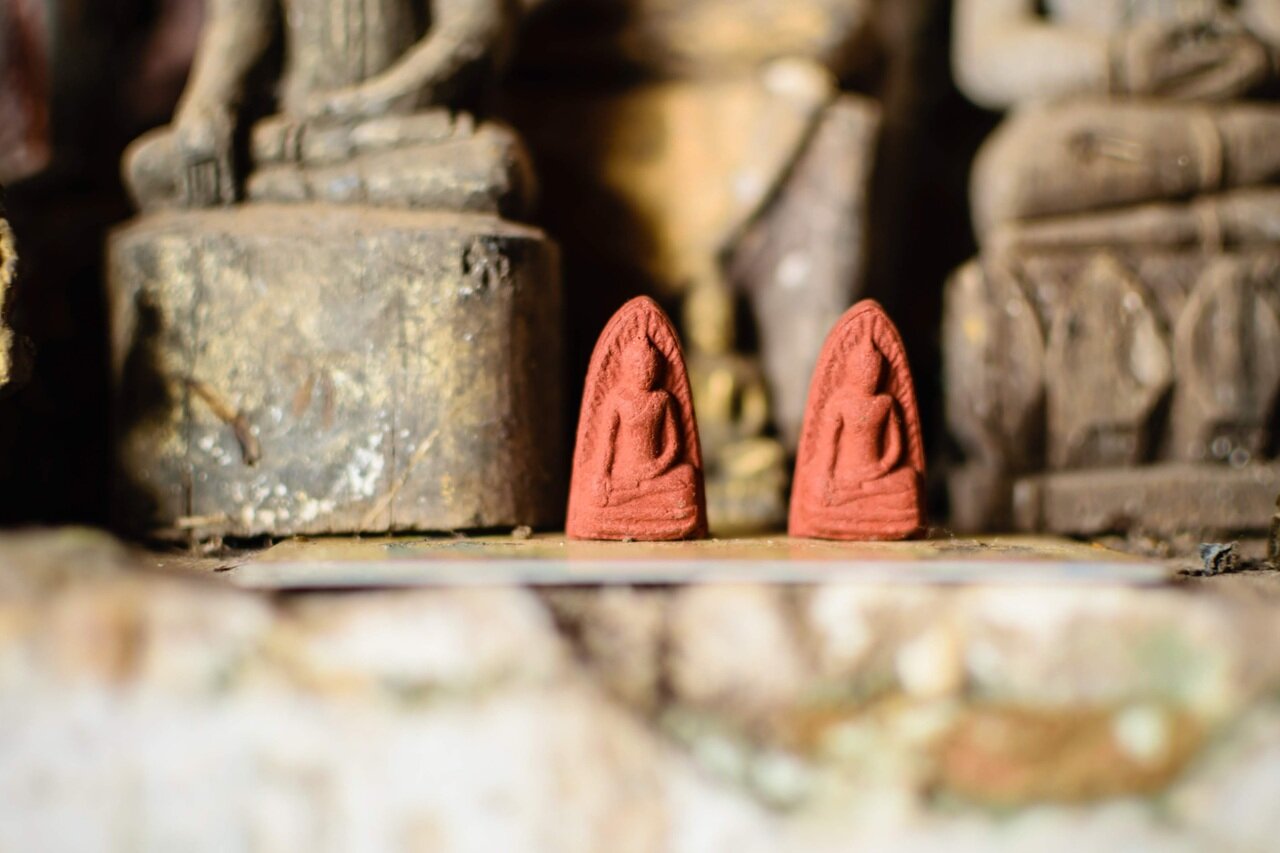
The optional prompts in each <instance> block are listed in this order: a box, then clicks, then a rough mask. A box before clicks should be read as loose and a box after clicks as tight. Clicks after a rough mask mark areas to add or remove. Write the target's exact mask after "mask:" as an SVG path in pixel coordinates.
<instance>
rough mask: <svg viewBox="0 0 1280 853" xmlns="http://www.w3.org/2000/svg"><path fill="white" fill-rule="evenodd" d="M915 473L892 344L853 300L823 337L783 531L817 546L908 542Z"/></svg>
mask: <svg viewBox="0 0 1280 853" xmlns="http://www.w3.org/2000/svg"><path fill="white" fill-rule="evenodd" d="M886 367H887V368H888V370H887V371H886ZM886 373H888V376H887V377H886ZM923 468H924V454H923V452H922V450H921V447H920V426H919V422H918V418H917V415H916V406H915V397H914V394H913V393H912V386H911V377H910V374H909V372H908V369H907V365H906V358H905V355H904V353H903V351H902V346H901V343H900V342H899V341H898V339H897V333H896V332H895V331H894V330H893V328H892V325H891V324H890V322H889V319H888V317H887V316H885V315H884V313H883V311H882V310H880V308H879V307H878V306H876V305H875V304H874V303H871V302H862V303H859V304H858V305H857V306H855V307H854V308H851V309H850V310H849V312H848V314H847V315H846V317H845V318H844V319H842V321H841V322H840V323H839V324H838V325H837V326H836V328H835V330H834V331H833V332H832V334H831V337H830V338H828V340H827V344H826V345H825V346H824V347H823V352H822V356H821V359H820V361H819V362H818V372H817V373H816V374H815V375H814V379H813V384H812V386H811V389H810V403H809V407H808V409H807V411H806V412H805V422H804V430H803V432H802V433H801V437H800V456H799V460H798V462H797V465H796V477H795V487H794V489H793V490H792V497H791V525H790V532H791V534H792V535H793V536H813V537H818V538H824V539H901V538H904V537H906V536H910V535H912V534H913V533H916V532H918V531H920V530H921V529H922V528H923V526H924V514H923V511H922V507H921V485H922V484H921V479H922V474H923Z"/></svg>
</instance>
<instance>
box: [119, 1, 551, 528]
mask: <svg viewBox="0 0 1280 853" xmlns="http://www.w3.org/2000/svg"><path fill="white" fill-rule="evenodd" d="M520 3H521V0H204V5H205V13H206V14H205V19H204V23H203V28H202V30H201V31H200V41H199V47H198V50H197V52H196V56H195V59H194V62H193V65H192V68H191V73H190V76H189V78H188V80H187V84H186V88H185V90H184V92H183V95H182V98H181V100H180V102H179V103H178V105H177V109H176V111H175V113H174V116H173V119H172V122H171V123H170V124H169V125H168V126H165V127H161V128H158V129H156V130H153V131H151V132H149V133H147V134H146V135H144V136H143V137H141V138H140V139H138V140H136V141H135V142H134V143H133V145H132V146H131V147H130V148H129V150H128V152H127V153H126V155H125V158H124V162H123V164H122V168H123V172H124V177H125V181H126V183H127V185H128V188H129V190H130V192H131V193H132V195H133V197H134V200H135V201H136V202H137V204H138V207H139V208H140V215H139V216H138V217H137V218H136V219H134V220H133V221H132V222H130V223H128V224H126V225H124V226H122V227H121V228H119V229H117V230H116V231H115V232H114V233H113V234H112V236H111V238H110V241H109V245H108V255H109V258H108V263H107V279H108V281H107V290H108V299H109V300H110V303H111V306H112V311H111V322H112V336H111V340H112V344H113V346H114V351H113V357H114V361H113V364H114V365H115V366H116V367H117V371H116V376H115V387H116V389H117V400H118V403H119V405H117V406H116V407H115V411H116V417H117V421H118V423H117V425H116V431H115V434H116V435H117V436H118V440H119V444H120V447H119V450H118V453H117V457H118V459H119V460H120V466H121V472H120V474H121V476H119V477H117V478H116V482H118V483H119V484H121V495H120V500H119V501H117V502H116V505H117V506H119V507H121V520H122V523H128V524H134V523H136V524H138V525H140V526H143V527H144V528H145V529H147V530H156V531H160V535H166V534H165V533H164V531H168V530H179V529H186V528H184V527H183V524H184V522H182V521H181V519H184V518H188V517H197V518H200V519H201V520H202V524H201V525H200V527H199V529H198V530H195V531H194V532H193V533H192V535H193V536H194V537H196V538H212V537H215V536H223V535H237V536H258V535H290V534H293V533H308V532H310V533H338V532H342V533H352V532H370V531H375V530H376V531H386V530H457V529H479V528H492V527H511V526H518V525H529V526H533V527H553V526H558V525H559V524H560V520H561V509H562V507H563V503H562V499H563V494H564V491H563V489H564V482H563V480H564V477H563V474H564V471H563V466H562V461H563V460H562V450H561V447H562V443H563V434H562V433H563V430H562V429H561V424H560V415H561V406H560V401H561V394H562V389H561V384H560V383H561V377H562V375H563V370H562V363H561V349H560V341H561V339H562V338H563V328H562V325H561V323H562V311H561V305H562V301H561V298H560V277H559V265H558V256H557V252H556V248H555V246H554V244H553V243H552V242H551V240H550V239H549V238H548V237H547V236H546V234H544V233H543V232H542V231H541V230H540V229H538V228H537V227H535V226H533V225H531V224H528V223H527V222H526V221H525V220H526V219H527V216H526V214H528V213H529V205H530V200H531V199H530V195H531V189H532V177H531V173H530V172H529V171H528V165H527V158H526V157H525V155H524V150H523V147H522V144H521V142H520V140H519V138H518V137H517V136H516V135H515V133H514V132H513V131H511V130H510V129H508V128H507V127H506V126H504V125H501V124H498V123H494V122H490V121H487V120H485V119H483V118H481V116H482V115H483V113H481V112H480V111H481V110H484V109H485V108H486V107H487V106H489V104H488V100H489V99H488V98H487V97H486V95H487V94H492V93H491V92H489V90H490V89H491V88H493V86H494V84H495V83H496V80H497V74H496V72H497V70H498V69H499V68H500V67H501V66H502V65H503V64H504V59H505V56H506V54H507V52H508V48H509V46H510V44H509V43H510V42H511V41H512V40H513V37H514V30H515V26H516V23H517V20H516V19H517V17H518V14H517V13H518V12H519V11H520ZM277 72H278V73H277ZM193 300H194V301H193ZM232 460H235V461H236V464H229V463H230V461H232ZM126 507H128V508H127V509H126ZM175 525H176V526H175Z"/></svg>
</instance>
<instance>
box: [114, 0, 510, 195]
mask: <svg viewBox="0 0 1280 853" xmlns="http://www.w3.org/2000/svg"><path fill="white" fill-rule="evenodd" d="M510 6H511V4H510V3H508V2H507V0H431V2H426V0H210V2H209V3H208V4H207V11H206V22H205V28H204V30H203V33H202V36H201V43H200V47H199V50H198V52H197V54H196V58H195V63H194V65H193V67H192V70H191V76H190V79H189V82H188V85H187V88H186V91H185V92H184V94H183V97H182V100H181V102H180V103H179V105H178V110H177V113H176V114H175V117H174V120H173V123H172V124H171V125H169V126H168V127H164V128H160V129H158V130H155V131H152V132H151V133H149V134H147V135H145V136H143V137H142V138H141V139H139V140H137V141H136V142H135V143H134V144H133V146H132V147H131V149H130V151H129V152H128V154H127V155H126V158H125V179H126V183H127V184H128V186H129V188H130V190H131V192H132V194H133V196H134V199H135V201H136V202H137V204H138V206H139V207H140V208H142V209H143V210H144V211H145V210H150V209H155V208H165V207H188V208H190V207H210V206H215V205H220V204H230V203H232V202H234V201H237V200H238V199H240V198H241V197H242V196H243V197H247V198H248V199H249V200H250V201H262V202H303V201H322V202H331V203H348V204H357V203H363V204H370V205H375V206H388V207H407V208H423V209H438V210H460V211H479V212H490V213H492V212H498V213H503V214H512V215H515V214H519V213H521V212H522V209H523V208H524V207H525V205H526V202H527V196H528V193H529V191H530V180H529V177H528V174H527V166H526V158H525V157H524V154H523V151H522V148H521V146H520V143H519V140H518V139H517V137H516V136H515V135H514V134H513V133H512V132H511V131H509V130H508V129H506V128H505V127H502V126H500V125H496V124H491V123H477V122H476V121H475V120H474V119H473V118H472V117H471V115H470V114H468V113H466V112H460V110H464V109H468V108H473V107H474V106H476V102H477V101H478V99H479V96H480V90H481V89H482V88H483V85H484V84H485V83H486V82H488V80H489V79H490V78H491V77H492V73H493V70H494V67H495V65H496V63H498V62H500V61H501V59H502V58H503V56H504V55H505V53H506V48H507V42H508V41H509V40H510V39H511V36H512V29H513V24H514V18H515V15H514V13H513V11H512V9H511V8H509V7H510ZM428 7H429V8H428ZM278 31H283V36H284V38H283V42H284V58H283V61H284V69H283V73H282V75H281V78H280V86H279V103H278V109H279V113H278V114H277V115H274V116H270V117H267V118H265V119H263V120H261V121H259V122H257V123H256V124H255V125H254V126H253V128H252V132H251V133H250V134H249V140H248V145H247V148H248V151H247V155H248V163H247V167H242V165H241V164H240V163H238V162H237V160H238V159H239V155H240V150H239V149H240V146H239V145H238V139H239V134H238V131H239V130H240V128H241V126H242V123H243V120H244V118H245V113H246V111H247V110H246V107H247V104H248V103H249V101H250V99H249V98H247V95H248V94H249V90H250V88H251V87H250V86H249V80H250V77H251V72H252V71H253V70H254V69H255V66H257V65H259V64H260V60H261V59H262V58H263V56H264V55H265V54H267V52H268V48H270V47H271V46H272V44H273V42H274V41H275V35H276V33H277V32H278Z"/></svg>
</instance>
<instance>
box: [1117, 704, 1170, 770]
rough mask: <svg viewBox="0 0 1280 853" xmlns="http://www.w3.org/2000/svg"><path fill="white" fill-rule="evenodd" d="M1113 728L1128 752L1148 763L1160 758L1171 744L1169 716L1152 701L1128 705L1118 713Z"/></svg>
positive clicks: (1122, 747) (1118, 741) (1118, 740)
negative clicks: (1152, 703)
mask: <svg viewBox="0 0 1280 853" xmlns="http://www.w3.org/2000/svg"><path fill="white" fill-rule="evenodd" d="M1111 732H1112V735H1113V736H1114V737H1115V740H1116V743H1117V744H1119V746H1120V748H1121V749H1122V750H1124V752H1125V753H1127V754H1128V755H1130V756H1131V757H1133V758H1134V759H1136V760H1137V761H1140V762H1142V763H1145V764H1153V763H1155V762H1157V761H1159V760H1160V759H1161V758H1163V757H1164V754H1165V752H1166V751H1167V750H1168V748H1169V720H1168V717H1167V716H1166V715H1165V713H1164V711H1162V710H1161V709H1160V708H1156V707H1153V706H1150V705H1138V706H1134V707H1131V708H1125V709H1124V710H1123V711H1121V712H1120V713H1118V714H1116V716H1115V719H1114V720H1113V721H1112V726H1111Z"/></svg>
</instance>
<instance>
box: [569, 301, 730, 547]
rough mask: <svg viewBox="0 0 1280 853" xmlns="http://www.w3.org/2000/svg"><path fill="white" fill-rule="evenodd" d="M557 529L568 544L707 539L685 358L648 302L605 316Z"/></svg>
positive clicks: (634, 303)
mask: <svg viewBox="0 0 1280 853" xmlns="http://www.w3.org/2000/svg"><path fill="white" fill-rule="evenodd" d="M565 531H566V533H568V535H569V537H570V538H573V539H640V540H661V539H696V538H700V537H703V536H706V534H707V510H706V499H705V496H704V493H703V482H702V451H701V449H700V447H699V445H698V426H697V422H696V421H695V420H694V413H693V396H692V394H691V393H690V390H689V377H688V374H687V373H686V371H685V366H684V356H683V355H682V354H681V352H680V344H679V342H678V341H677V339H676V334H675V330H674V328H673V327H672V325H671V321H670V320H669V319H667V315H666V314H664V313H663V312H662V309H661V308H659V307H658V305H657V303H655V302H654V301H653V300H652V299H649V298H647V297H643V296H642V297H638V298H636V299H632V300H631V301H630V302H628V303H627V304H626V305H623V306H622V308H620V309H619V310H618V313H617V314H614V315H613V319H612V320H610V321H609V324H608V325H607V326H605V329H604V332H602V333H601V335H600V340H599V341H598V342H597V343H596V348H595V350H594V352H592V354H591V365H590V367H589V368H588V370H587V382H586V387H585V388H584V389H583V395H582V413H581V415H580V416H579V419H578V442H577V445H576V446H575V448H574V453H573V479H572V481H571V483H570V487H569V512H568V520H567V521H566V523H565Z"/></svg>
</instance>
